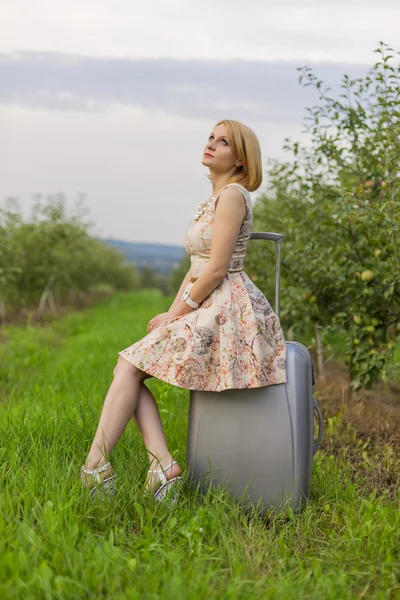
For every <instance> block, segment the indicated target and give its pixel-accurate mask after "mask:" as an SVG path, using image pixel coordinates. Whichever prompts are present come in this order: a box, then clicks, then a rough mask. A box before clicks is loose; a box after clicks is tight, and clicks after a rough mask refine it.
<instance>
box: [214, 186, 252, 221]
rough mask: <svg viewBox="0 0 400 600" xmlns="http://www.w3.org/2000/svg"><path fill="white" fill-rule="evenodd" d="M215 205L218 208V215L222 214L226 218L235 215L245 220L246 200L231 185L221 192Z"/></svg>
mask: <svg viewBox="0 0 400 600" xmlns="http://www.w3.org/2000/svg"><path fill="white" fill-rule="evenodd" d="M215 205H216V206H219V208H218V212H219V213H223V214H224V215H227V216H228V215H229V214H232V213H235V214H236V215H241V217H242V220H243V219H245V218H246V215H247V206H246V200H245V198H244V196H243V193H242V192H241V191H240V190H239V189H238V188H237V187H235V186H233V185H230V186H228V187H226V188H225V189H224V190H222V192H221V193H220V195H219V197H218V198H217V202H216V204H215Z"/></svg>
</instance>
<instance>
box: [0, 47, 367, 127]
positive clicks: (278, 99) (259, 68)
mask: <svg viewBox="0 0 400 600" xmlns="http://www.w3.org/2000/svg"><path fill="white" fill-rule="evenodd" d="M299 66H303V65H301V64H300V65H299V64H295V63H294V62H292V61H290V62H288V61H281V62H278V61H275V62H264V61H252V60H239V59H235V60H201V59H198V60H195V59H190V60H184V59H153V58H138V59H122V58H93V57H85V56H79V55H72V54H62V53H49V52H13V53H8V54H0V81H1V86H0V103H6V104H12V105H22V106H28V107H38V108H39V107H40V108H46V109H57V110H63V111H71V110H72V111H83V112H93V111H95V112H97V111H104V110H107V108H108V107H109V106H111V105H115V104H120V105H127V106H136V107H140V108H144V109H146V110H148V111H151V110H162V111H164V112H165V113H166V114H170V115H176V116H179V117H191V118H205V119H208V118H209V119H212V120H213V119H214V118H215V115H216V114H217V115H219V114H221V113H222V112H223V113H224V115H228V116H229V115H233V114H235V113H236V112H238V111H240V114H241V115H242V117H243V118H250V119H252V120H253V121H284V122H299V120H301V118H302V115H303V114H304V113H303V107H304V106H305V105H310V104H314V103H316V101H317V99H318V98H317V94H316V92H315V91H314V90H311V88H303V89H302V88H301V86H300V84H299V83H298V76H299V72H298V71H297V67H299ZM312 66H313V70H314V72H315V73H316V75H317V76H318V77H319V78H320V79H323V80H324V81H325V82H326V84H327V85H329V86H330V87H332V88H334V87H335V86H337V85H338V84H339V83H340V81H341V78H342V76H343V74H344V73H346V74H348V75H350V76H351V77H357V76H362V75H364V74H365V72H366V70H367V68H366V67H365V66H362V65H355V64H343V63H336V64H335V63H322V62H321V63H314V64H313V65H312ZM232 118H233V117H232Z"/></svg>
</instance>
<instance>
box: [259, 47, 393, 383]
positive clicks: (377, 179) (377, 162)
mask: <svg viewBox="0 0 400 600" xmlns="http://www.w3.org/2000/svg"><path fill="white" fill-rule="evenodd" d="M376 52H377V53H378V55H379V59H378V62H376V64H375V65H374V66H373V67H372V69H371V70H370V71H369V72H368V73H367V75H366V76H365V77H364V78H359V79H354V80H351V79H350V78H349V77H348V76H347V75H345V76H344V77H343V80H342V86H341V87H342V89H343V90H344V92H343V93H341V94H340V95H339V97H338V98H334V97H331V96H330V95H329V91H330V90H329V88H326V89H323V82H322V81H320V80H318V78H317V77H316V76H315V75H314V74H313V72H312V70H311V68H309V67H302V68H300V69H299V71H300V72H301V75H300V83H302V84H303V85H304V86H308V85H312V86H313V87H314V88H315V89H316V90H317V91H318V93H319V101H320V104H318V105H317V106H314V107H312V108H308V109H307V111H308V117H307V120H308V121H309V124H308V126H307V130H308V132H309V134H310V138H311V144H310V146H309V147H301V145H300V144H299V143H298V142H291V140H290V139H288V138H286V140H285V142H286V143H285V146H284V147H285V149H286V150H287V151H288V152H289V153H290V154H291V159H290V160H288V161H286V162H282V163H279V162H275V163H273V165H272V167H271V168H270V170H269V178H270V186H269V187H270V194H269V196H266V197H264V198H261V199H259V201H258V202H257V203H256V207H255V211H254V214H255V225H256V226H255V228H257V229H262V228H266V227H267V229H269V230H271V229H272V230H275V231H279V232H282V233H283V234H284V251H283V260H282V311H281V317H282V321H283V323H285V324H286V325H287V326H293V325H295V326H296V327H300V328H301V329H304V330H305V329H307V328H308V329H309V328H310V326H314V325H315V323H317V324H319V326H320V327H321V329H322V335H323V336H324V335H326V334H327V333H332V332H336V331H344V332H345V334H346V344H345V349H344V354H343V359H344V362H345V363H346V364H347V365H348V366H349V369H350V375H351V378H350V387H351V389H361V388H362V387H364V388H367V389H368V388H370V387H371V386H372V385H373V383H374V382H375V381H376V380H377V379H378V378H379V377H380V378H381V379H383V380H385V379H387V378H388V377H392V376H394V373H395V370H396V366H395V363H394V361H393V348H394V341H395V340H394V335H393V328H394V327H397V326H398V324H399V322H400V203H399V189H400V179H399V173H400V91H399V90H400V67H399V64H392V63H393V59H394V51H393V50H392V49H391V48H389V47H388V46H387V45H386V44H384V43H383V42H381V43H380V45H379V47H378V48H377V50H376ZM272 222H273V227H271V225H270V224H271V223H272ZM267 223H268V226H267V225H266V224H267ZM255 252H256V250H252V253H251V255H250V257H249V260H250V262H251V264H252V265H253V267H254V268H255V273H256V276H257V277H258V278H259V280H260V282H261V281H262V280H263V272H262V270H261V269H258V271H257V253H255ZM271 260H273V258H272V255H271ZM272 264H274V262H272ZM269 285H271V284H269Z"/></svg>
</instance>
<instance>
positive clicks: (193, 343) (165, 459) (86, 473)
mask: <svg viewBox="0 0 400 600" xmlns="http://www.w3.org/2000/svg"><path fill="white" fill-rule="evenodd" d="M202 164H203V165H204V166H206V167H208V168H209V179H210V182H211V185H212V195H211V197H210V198H208V199H207V200H205V201H204V202H202V203H201V204H200V206H199V208H198V210H197V212H196V214H195V216H194V219H193V222H192V223H191V225H190V226H189V229H188V230H187V232H186V234H185V240H184V245H185V249H186V251H187V252H188V253H189V255H190V259H191V267H190V269H189V271H188V273H187V274H186V276H185V278H184V279H183V281H182V285H181V287H180V288H179V291H178V293H177V295H176V298H175V300H174V302H173V303H172V305H171V306H170V308H169V310H168V312H166V313H162V314H159V315H156V316H155V317H154V318H153V319H152V320H151V321H150V322H149V324H148V327H147V331H148V335H146V336H145V337H144V338H142V339H141V340H139V341H137V342H135V343H134V344H132V345H131V346H129V347H128V348H126V349H125V350H122V351H120V352H119V359H118V362H117V364H116V367H115V369H114V372H113V374H114V379H113V381H112V383H111V386H110V388H109V390H108V393H107V396H106V398H105V401H104V405H103V410H102V413H101V416H100V421H99V424H98V427H97V431H96V434H95V436H94V439H93V442H92V445H91V448H90V450H89V454H88V456H87V458H86V462H85V465H84V466H83V467H82V468H81V473H80V476H81V478H82V481H83V482H84V484H85V485H87V486H89V487H90V488H91V493H92V494H93V493H94V492H96V490H98V486H100V487H103V488H107V489H109V490H110V491H113V483H114V479H115V474H114V472H113V469H112V466H111V464H110V462H109V457H110V454H111V451H112V449H113V448H114V446H115V444H116V443H117V442H118V440H119V438H120V436H121V435H122V433H123V431H124V430H125V427H126V426H127V424H128V422H129V420H130V419H131V418H132V419H133V420H134V421H135V423H136V424H137V426H138V429H139V431H140V433H141V435H142V438H143V442H144V444H145V447H146V449H147V452H148V457H149V463H150V464H149V466H150V468H149V471H148V476H147V479H146V483H145V489H146V490H149V491H151V492H154V495H155V498H156V499H158V500H163V499H164V498H165V494H166V492H167V490H168V489H169V488H170V487H171V486H173V485H175V484H176V483H177V482H178V481H180V479H181V475H182V468H181V466H180V465H179V464H178V463H177V462H176V461H175V460H174V459H173V457H172V456H171V453H170V451H169V450H168V446H167V442H166V439H165V435H164V431H163V427H162V423H161V419H160V414H159V411H158V408H157V404H156V401H155V399H154V397H153V395H152V393H151V392H150V390H149V389H148V388H147V386H146V385H145V384H144V381H145V379H147V378H149V377H156V378H158V379H160V380H162V381H166V382H168V383H171V384H173V385H176V386H179V387H183V388H186V389H192V390H212V391H222V390H225V389H230V388H253V387H261V386H267V385H272V384H277V383H284V382H286V343H285V339H284V336H283V332H282V328H281V324H280V320H279V317H278V316H277V315H276V314H275V312H274V311H273V310H272V308H271V306H270V304H269V302H268V300H267V299H266V298H265V296H264V295H263V293H262V292H261V291H260V290H259V289H258V288H257V287H256V286H255V285H254V283H253V282H252V281H251V279H250V278H249V277H248V275H247V274H246V273H245V271H244V270H243V264H244V258H245V255H246V248H247V244H248V241H249V239H250V235H251V232H252V225H253V214H252V204H251V198H250V194H249V192H251V191H254V190H256V189H258V188H259V186H260V185H261V182H262V161H261V151H260V146H259V143H258V140H257V137H256V135H255V134H254V132H253V131H252V129H250V128H249V127H247V126H246V125H244V124H243V123H240V122H239V121H233V120H223V121H220V122H219V123H217V124H216V126H215V127H214V128H213V130H212V132H211V133H210V135H209V137H208V140H207V142H206V144H205V147H204V150H203V156H202Z"/></svg>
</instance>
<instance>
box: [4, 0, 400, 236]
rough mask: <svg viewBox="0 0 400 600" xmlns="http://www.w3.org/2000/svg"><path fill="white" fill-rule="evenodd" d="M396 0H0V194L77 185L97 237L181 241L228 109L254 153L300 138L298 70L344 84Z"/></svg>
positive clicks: (363, 64) (304, 95)
mask: <svg viewBox="0 0 400 600" xmlns="http://www.w3.org/2000/svg"><path fill="white" fill-rule="evenodd" d="M399 22H400V3H399V2H398V0H381V2H379V3H377V2H375V1H373V0H363V1H359V0H346V1H344V0H335V1H330V0H325V1H324V0H297V1H295V0H280V1H279V2H277V1H269V0H248V1H247V2H243V1H241V2H239V1H238V0H229V2H228V1H226V0H218V1H216V0H212V1H211V0H203V1H202V2H198V1H197V0H196V1H195V0H147V1H146V2H140V3H139V2H137V0H114V1H113V2H110V1H109V0H107V1H106V0H85V2H82V1H81V0H69V2H68V3H66V2H60V0H35V2H31V0H13V2H12V3H11V2H8V3H7V2H5V0H3V2H1V3H0V202H1V203H3V202H4V201H5V199H6V198H8V197H14V198H18V200H19V202H20V205H21V208H22V211H23V213H24V215H25V216H26V217H28V216H29V214H30V209H31V207H32V204H33V202H34V198H35V197H37V195H38V194H39V195H42V197H43V198H46V197H47V196H49V195H55V194H59V193H63V194H64V195H65V197H66V200H67V206H68V207H69V208H70V210H73V207H74V206H75V203H76V201H77V199H78V198H82V197H84V204H85V206H86V207H87V210H88V211H89V218H90V220H91V221H92V222H93V223H94V227H93V230H92V232H93V234H94V235H97V236H100V237H103V238H117V239H122V240H127V241H133V242H155V243H165V244H177V245H183V238H184V235H185V232H186V230H187V228H188V226H189V224H190V222H191V221H192V218H193V215H194V214H195V212H196V209H197V206H198V205H199V203H200V202H202V201H203V200H205V199H207V198H208V197H209V196H210V194H211V191H212V190H211V184H210V182H209V180H208V178H207V174H208V169H207V168H206V167H205V166H204V165H202V164H201V159H202V152H203V148H204V145H205V144H206V142H207V139H208V136H209V134H210V132H211V131H212V129H213V127H214V125H215V124H216V123H217V122H218V121H219V120H220V119H223V118H227V119H236V120H239V121H242V122H244V123H245V124H246V125H248V126H249V127H251V128H252V129H253V130H254V132H255V133H256V135H257V137H258V139H259V142H260V145H261V150H262V156H263V164H264V165H265V176H264V181H263V184H262V185H261V187H260V188H259V190H257V191H255V192H253V193H252V194H251V196H252V199H253V202H254V201H255V200H256V199H257V197H258V196H260V194H262V193H263V191H265V189H266V186H267V175H266V173H267V168H268V161H269V160H270V159H278V160H283V159H285V158H287V155H286V153H285V152H284V150H283V145H284V140H285V138H288V137H289V138H291V139H292V140H296V141H300V142H301V143H307V140H308V138H307V134H306V133H305V131H304V117H306V116H307V113H306V110H305V107H307V106H312V105H314V104H317V103H318V96H317V93H316V92H315V91H314V90H313V89H312V88H311V87H307V88H304V87H302V86H301V85H300V84H299V82H298V77H299V71H298V68H299V67H303V66H305V65H308V66H310V67H312V69H313V71H314V73H315V74H316V75H317V76H318V78H319V79H322V80H323V81H324V83H325V84H326V85H327V86H329V87H331V88H332V90H333V91H337V93H339V90H340V87H339V86H340V83H341V80H342V77H343V75H344V74H345V73H346V74H348V75H350V76H351V77H360V76H364V75H365V74H366V73H367V71H368V69H369V68H370V67H371V66H372V65H373V63H374V62H375V60H376V54H374V50H375V49H376V48H377V46H378V43H379V42H380V41H384V42H386V43H387V44H389V45H391V46H392V47H393V48H395V49H396V50H400V34H399V28H398V23H399Z"/></svg>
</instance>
